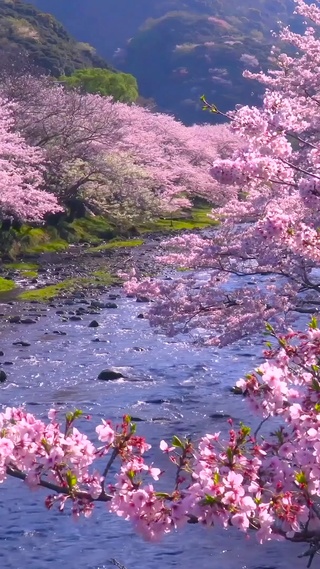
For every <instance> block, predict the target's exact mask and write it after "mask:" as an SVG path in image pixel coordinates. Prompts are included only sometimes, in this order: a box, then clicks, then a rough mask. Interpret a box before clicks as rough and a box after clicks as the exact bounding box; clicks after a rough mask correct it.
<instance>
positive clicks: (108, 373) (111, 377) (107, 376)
mask: <svg viewBox="0 0 320 569" xmlns="http://www.w3.org/2000/svg"><path fill="white" fill-rule="evenodd" d="M122 377H124V375H122V373H120V371H115V370H113V369H104V370H102V371H101V372H100V373H99V375H98V379H101V380H102V381H115V380H116V379H121V378H122Z"/></svg>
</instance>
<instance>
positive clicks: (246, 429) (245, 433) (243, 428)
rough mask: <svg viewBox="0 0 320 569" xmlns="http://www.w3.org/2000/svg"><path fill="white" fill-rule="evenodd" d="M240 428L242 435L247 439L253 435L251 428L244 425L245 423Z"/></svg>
mask: <svg viewBox="0 0 320 569" xmlns="http://www.w3.org/2000/svg"><path fill="white" fill-rule="evenodd" d="M240 427H241V434H242V435H243V436H244V437H247V436H248V435H250V433H251V428H250V427H248V426H247V425H244V424H243V423H240Z"/></svg>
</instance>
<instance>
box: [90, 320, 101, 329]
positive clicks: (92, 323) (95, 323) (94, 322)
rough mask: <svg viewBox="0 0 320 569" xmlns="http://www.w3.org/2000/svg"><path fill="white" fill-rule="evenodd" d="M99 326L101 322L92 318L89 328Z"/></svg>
mask: <svg viewBox="0 0 320 569" xmlns="http://www.w3.org/2000/svg"><path fill="white" fill-rule="evenodd" d="M98 326H100V324H99V322H97V321H96V320H92V321H91V322H90V324H89V328H98Z"/></svg>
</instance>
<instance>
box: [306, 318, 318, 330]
mask: <svg viewBox="0 0 320 569" xmlns="http://www.w3.org/2000/svg"><path fill="white" fill-rule="evenodd" d="M308 326H309V328H311V329H313V330H315V329H316V328H318V320H317V319H316V317H315V316H312V318H311V320H310V322H309V324H308Z"/></svg>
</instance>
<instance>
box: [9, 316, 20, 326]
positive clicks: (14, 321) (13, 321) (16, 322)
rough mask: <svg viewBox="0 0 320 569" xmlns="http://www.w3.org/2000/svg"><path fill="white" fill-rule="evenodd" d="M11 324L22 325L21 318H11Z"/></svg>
mask: <svg viewBox="0 0 320 569" xmlns="http://www.w3.org/2000/svg"><path fill="white" fill-rule="evenodd" d="M9 322H10V324H20V322H21V316H10V318H9Z"/></svg>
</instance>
